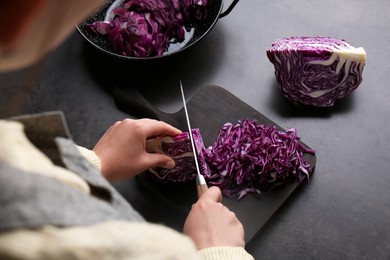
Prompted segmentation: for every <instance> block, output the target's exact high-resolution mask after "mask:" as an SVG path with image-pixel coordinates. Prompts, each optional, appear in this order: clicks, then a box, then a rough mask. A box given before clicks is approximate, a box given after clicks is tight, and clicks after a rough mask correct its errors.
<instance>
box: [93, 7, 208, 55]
mask: <svg viewBox="0 0 390 260" xmlns="http://www.w3.org/2000/svg"><path fill="white" fill-rule="evenodd" d="M206 5H207V0H198V1H193V0H125V1H124V2H123V3H122V5H120V6H118V7H115V8H114V9H113V10H112V13H111V15H110V16H111V17H112V19H111V20H110V21H98V22H94V23H92V24H87V28H88V29H89V30H90V31H91V32H92V33H97V34H99V35H102V36H105V37H107V40H108V43H109V44H110V46H111V47H112V49H113V51H114V52H115V53H117V54H119V55H124V56H129V57H155V56H162V55H163V53H164V52H165V51H166V50H167V48H168V47H169V44H170V43H171V42H182V41H184V38H185V30H186V29H187V30H189V28H190V27H191V25H192V24H193V23H195V22H198V21H201V20H203V19H204V18H205V17H206V15H207V11H206Z"/></svg>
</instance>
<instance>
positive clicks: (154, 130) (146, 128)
mask: <svg viewBox="0 0 390 260" xmlns="http://www.w3.org/2000/svg"><path fill="white" fill-rule="evenodd" d="M121 124H127V125H130V126H129V128H132V129H133V130H137V129H138V130H140V131H142V132H143V133H144V134H145V136H146V138H151V137H155V136H160V135H169V136H174V135H178V134H180V133H181V131H180V130H179V129H177V128H175V127H173V126H171V125H169V124H167V123H165V122H163V121H158V120H155V119H149V118H143V119H137V120H133V119H124V120H123V121H121Z"/></svg>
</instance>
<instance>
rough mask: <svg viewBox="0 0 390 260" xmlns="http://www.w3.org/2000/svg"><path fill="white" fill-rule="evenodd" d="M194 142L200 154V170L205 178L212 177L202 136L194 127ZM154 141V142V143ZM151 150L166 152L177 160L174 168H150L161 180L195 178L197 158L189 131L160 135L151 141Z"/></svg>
mask: <svg viewBox="0 0 390 260" xmlns="http://www.w3.org/2000/svg"><path fill="white" fill-rule="evenodd" d="M192 135H193V137H194V143H195V147H196V151H197V155H198V164H199V168H200V172H201V174H202V175H203V176H205V178H210V177H211V175H210V169H209V167H208V165H207V163H206V159H205V156H206V155H205V153H207V150H206V149H205V147H204V144H203V140H202V136H201V135H200V131H199V129H198V128H195V129H192ZM152 142H153V144H152ZM149 144H150V145H149V149H148V150H151V152H156V153H164V154H167V155H169V156H170V157H172V158H173V159H174V160H175V163H176V166H175V168H173V169H165V168H161V167H157V168H153V169H150V172H152V174H153V176H154V177H155V178H157V179H159V180H160V181H162V182H164V183H166V182H186V181H191V180H195V178H196V176H197V172H196V167H195V160H194V156H193V152H192V147H191V141H190V138H189V135H188V132H183V133H181V134H179V135H177V136H174V137H169V136H166V137H162V138H160V137H158V138H155V139H153V140H151V141H150V143H149Z"/></svg>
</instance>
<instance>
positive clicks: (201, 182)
mask: <svg viewBox="0 0 390 260" xmlns="http://www.w3.org/2000/svg"><path fill="white" fill-rule="evenodd" d="M180 90H181V97H182V99H183V105H184V113H185V115H186V121H187V126H188V135H189V137H190V141H191V147H192V153H193V154H194V160H195V167H196V172H197V174H198V175H197V177H196V186H197V192H198V198H199V197H200V196H201V195H202V194H203V193H204V192H205V191H206V190H207V189H208V188H207V184H206V180H205V179H204V177H203V175H202V174H200V169H199V163H198V155H197V152H196V147H195V142H194V137H193V135H192V128H191V124H190V118H189V116H188V111H187V104H186V99H185V97H184V91H183V84H182V83H181V81H180Z"/></svg>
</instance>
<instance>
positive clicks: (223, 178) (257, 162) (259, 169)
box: [149, 119, 315, 199]
mask: <svg viewBox="0 0 390 260" xmlns="http://www.w3.org/2000/svg"><path fill="white" fill-rule="evenodd" d="M192 133H193V136H194V142H195V145H196V150H197V152H198V162H199V167H200V170H201V174H202V175H203V176H204V177H205V179H206V180H207V182H208V184H209V185H214V186H218V187H219V188H220V189H221V190H222V193H223V194H224V195H226V196H229V197H230V196H231V195H232V194H238V198H239V199H241V198H242V197H244V196H245V195H246V194H247V193H248V192H255V193H261V192H269V191H271V190H272V189H273V188H275V187H277V186H279V185H283V184H285V183H289V182H292V181H301V180H302V179H303V178H308V179H309V176H310V175H311V174H312V171H311V168H310V164H309V162H308V161H307V160H306V159H305V158H304V157H303V154H304V153H312V154H314V153H315V152H314V151H313V150H311V149H308V148H306V147H304V146H303V145H302V144H301V143H299V137H298V135H297V131H296V130H295V129H294V128H290V129H287V130H286V131H285V132H284V131H281V130H278V129H277V128H276V127H275V126H271V125H264V124H258V123H257V121H256V120H253V121H249V120H248V119H244V120H242V121H238V123H237V124H236V125H233V124H232V123H226V124H224V125H223V127H222V128H221V130H220V132H219V134H218V137H217V140H216V141H215V143H214V144H213V145H212V146H211V147H209V148H207V149H206V148H205V147H204V144H203V140H202V137H201V134H200V131H199V129H193V130H192ZM152 143H153V144H152ZM149 147H152V148H149V150H150V151H152V152H157V153H164V154H167V155H169V156H171V157H172V158H173V159H174V160H175V162H176V167H175V168H174V169H164V168H159V167H158V168H154V169H150V171H151V172H152V174H153V176H154V177H155V178H157V179H159V180H160V181H162V182H164V183H166V182H186V181H191V180H194V179H195V178H196V175H197V173H196V167H195V162H194V158H193V155H192V149H191V142H190V139H189V136H188V132H183V133H182V134H180V135H177V136H174V137H163V138H155V139H153V140H151V143H150V144H149Z"/></svg>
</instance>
